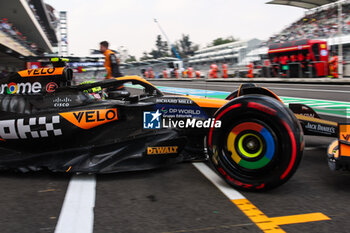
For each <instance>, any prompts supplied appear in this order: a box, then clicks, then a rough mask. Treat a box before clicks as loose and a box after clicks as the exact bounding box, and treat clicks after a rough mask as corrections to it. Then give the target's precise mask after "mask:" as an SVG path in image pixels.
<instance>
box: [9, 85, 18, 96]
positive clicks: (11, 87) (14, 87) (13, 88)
mask: <svg viewBox="0 0 350 233" xmlns="http://www.w3.org/2000/svg"><path fill="white" fill-rule="evenodd" d="M17 91H18V87H17V84H16V83H9V84H8V85H7V94H15V93H17Z"/></svg>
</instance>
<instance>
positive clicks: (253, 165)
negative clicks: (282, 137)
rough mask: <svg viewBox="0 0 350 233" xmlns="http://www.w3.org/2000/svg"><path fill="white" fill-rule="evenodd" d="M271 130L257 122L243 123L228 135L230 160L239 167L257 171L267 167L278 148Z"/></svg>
mask: <svg viewBox="0 0 350 233" xmlns="http://www.w3.org/2000/svg"><path fill="white" fill-rule="evenodd" d="M275 145H276V144H275V140H274V137H273V136H272V133H271V132H270V130H269V129H268V128H267V127H265V126H264V125H263V124H260V123H257V122H243V123H240V124H238V125H236V126H235V127H234V128H233V129H232V130H231V131H230V133H229V134H228V137H227V150H228V152H230V153H231V155H230V156H228V157H229V160H230V161H231V162H233V163H234V164H237V165H238V166H240V167H242V168H245V169H250V170H257V169H261V168H263V167H265V166H267V165H268V164H269V163H270V162H271V161H272V159H273V157H274V154H275V150H276V146H275Z"/></svg>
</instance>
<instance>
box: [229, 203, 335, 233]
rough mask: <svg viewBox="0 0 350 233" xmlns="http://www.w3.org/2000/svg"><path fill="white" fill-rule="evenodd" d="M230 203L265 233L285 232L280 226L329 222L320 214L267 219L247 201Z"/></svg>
mask: <svg viewBox="0 0 350 233" xmlns="http://www.w3.org/2000/svg"><path fill="white" fill-rule="evenodd" d="M231 201H232V202H233V203H234V204H235V205H236V206H237V207H238V208H239V209H240V210H241V211H242V212H243V213H244V214H245V215H247V217H248V218H250V220H252V222H254V223H255V224H256V225H257V226H258V227H259V228H260V229H261V230H262V231H263V232H265V233H285V231H284V230H283V229H282V228H280V225H286V224H296V223H306V222H316V221H324V220H331V219H330V218H329V217H327V216H326V215H324V214H322V213H310V214H298V215H290V216H282V217H272V218H269V217H267V216H266V215H265V214H264V213H263V212H262V211H261V210H259V209H258V208H257V207H256V206H255V205H253V204H252V203H251V202H250V201H249V200H247V199H236V200H231Z"/></svg>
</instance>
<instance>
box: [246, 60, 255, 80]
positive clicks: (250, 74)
mask: <svg viewBox="0 0 350 233" xmlns="http://www.w3.org/2000/svg"><path fill="white" fill-rule="evenodd" d="M248 68H249V70H248V74H247V77H248V78H254V73H253V69H254V65H253V63H250V64H249V65H248Z"/></svg>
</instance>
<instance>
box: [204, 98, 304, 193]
mask: <svg viewBox="0 0 350 233" xmlns="http://www.w3.org/2000/svg"><path fill="white" fill-rule="evenodd" d="M214 117H215V119H216V121H218V120H220V121H221V127H220V128H211V129H210V131H209V135H208V142H207V144H208V152H209V156H210V161H211V162H212V164H213V166H214V167H215V169H216V170H217V171H218V173H219V175H220V176H222V177H223V178H224V179H225V181H226V182H227V183H229V184H230V185H232V186H233V187H235V188H239V189H245V190H252V191H261V190H266V189H271V188H274V187H276V186H279V185H281V184H283V183H284V182H286V181H287V180H288V179H289V178H290V177H291V176H292V175H293V174H294V172H295V171H296V169H297V167H298V165H299V163H300V160H301V157H302V153H303V144H304V142H303V132H302V128H301V126H300V124H299V122H298V120H297V119H296V118H295V116H294V115H293V113H292V112H291V111H290V110H289V109H288V108H287V107H285V106H284V105H283V104H282V103H281V102H279V101H278V100H276V99H273V98H271V97H268V96H262V95H247V96H243V97H238V98H235V99H234V100H232V101H230V102H229V103H228V104H226V105H225V106H223V107H222V108H220V109H219V110H218V111H217V112H216V113H215V116H214Z"/></svg>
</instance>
